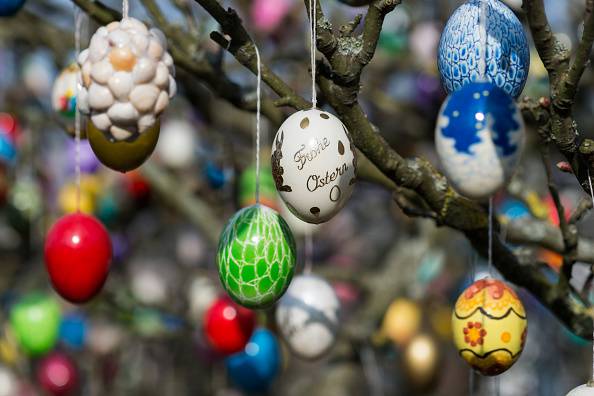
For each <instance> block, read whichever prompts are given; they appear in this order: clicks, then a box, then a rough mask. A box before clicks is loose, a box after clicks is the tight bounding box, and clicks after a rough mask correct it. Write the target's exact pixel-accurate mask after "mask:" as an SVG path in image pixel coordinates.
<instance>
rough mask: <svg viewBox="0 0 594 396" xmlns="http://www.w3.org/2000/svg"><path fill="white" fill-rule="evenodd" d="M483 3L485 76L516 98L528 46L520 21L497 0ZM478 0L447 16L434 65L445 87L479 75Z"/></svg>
mask: <svg viewBox="0 0 594 396" xmlns="http://www.w3.org/2000/svg"><path fill="white" fill-rule="evenodd" d="M484 1H485V2H486V3H487V4H486V7H485V9H486V26H487V29H486V30H487V52H486V73H485V75H486V76H485V77H486V78H487V79H488V80H489V81H491V82H493V83H495V84H496V85H497V86H498V87H499V88H502V89H503V90H504V91H505V92H506V93H508V94H509V95H511V96H513V97H514V98H517V97H518V96H520V94H521V93H522V90H523V89H524V85H525V84H526V79H527V78H528V70H529V69H530V50H529V46H528V40H527V38H526V34H525V33H524V28H523V27H522V23H521V22H520V20H519V19H518V18H517V17H516V15H515V14H514V13H513V11H512V10H511V9H509V8H508V7H507V6H506V5H505V4H503V3H502V2H501V1H500V0H484ZM481 3H482V0H469V1H467V2H466V3H465V4H463V5H462V6H460V7H459V8H458V9H457V10H456V11H455V12H454V13H453V14H452V16H451V17H450V19H449V21H448V23H447V25H446V27H445V29H444V31H443V33H442V35H441V40H440V42H439V50H438V57H437V58H438V59H437V66H438V68H439V74H440V75H441V80H442V83H443V86H444V88H445V90H446V91H447V92H448V93H452V92H453V91H456V90H457V89H459V88H460V87H462V86H463V85H465V84H467V83H469V82H471V81H477V80H479V79H480V75H481V73H480V72H481V70H479V65H480V59H481V56H482V53H483V49H482V48H481V47H482V45H483V42H482V41H481V27H480V13H481Z"/></svg>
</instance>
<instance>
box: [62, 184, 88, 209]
mask: <svg viewBox="0 0 594 396" xmlns="http://www.w3.org/2000/svg"><path fill="white" fill-rule="evenodd" d="M76 201H77V192H76V184H74V183H68V184H66V185H65V186H64V187H62V189H61V190H60V193H59V195H58V203H59V205H60V210H61V211H62V212H63V213H74V212H76V209H77V207H76V204H77V202H76ZM95 203H96V197H95V196H94V195H93V194H92V193H91V192H90V191H88V190H85V189H84V188H82V181H81V190H80V205H79V206H80V207H79V209H80V211H81V212H83V213H93V211H94V210H95Z"/></svg>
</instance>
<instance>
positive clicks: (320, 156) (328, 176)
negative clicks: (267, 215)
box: [272, 109, 356, 224]
mask: <svg viewBox="0 0 594 396" xmlns="http://www.w3.org/2000/svg"><path fill="white" fill-rule="evenodd" d="M272 150H273V152H272V174H273V176H274V181H275V184H276V189H277V190H278V192H279V194H280V196H281V198H282V199H283V201H284V202H285V203H286V204H287V207H288V208H289V209H290V210H291V212H292V213H293V214H294V215H295V216H297V217H298V218H300V219H301V220H303V221H306V222H308V223H314V224H319V223H323V222H325V221H328V220H330V219H331V218H332V217H333V216H334V215H335V214H336V213H337V212H338V211H339V210H340V209H342V207H343V206H344V205H345V204H346V202H347V200H348V199H349V197H350V196H351V193H352V192H353V187H354V183H355V179H356V156H355V151H354V146H353V144H352V143H351V140H350V136H349V133H348V131H347V129H346V127H345V126H344V125H343V124H342V122H341V121H340V120H339V119H338V118H336V117H335V116H333V115H332V114H330V113H327V112H325V111H321V110H318V109H311V110H302V111H299V112H297V113H295V114H293V115H291V116H290V117H289V118H287V120H286V121H285V122H284V123H283V124H282V125H281V127H280V128H279V130H278V132H277V133H276V136H275V138H274V143H273V147H272Z"/></svg>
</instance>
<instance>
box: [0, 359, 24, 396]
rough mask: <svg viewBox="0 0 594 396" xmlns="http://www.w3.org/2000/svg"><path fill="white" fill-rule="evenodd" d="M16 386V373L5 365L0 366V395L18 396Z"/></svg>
mask: <svg viewBox="0 0 594 396" xmlns="http://www.w3.org/2000/svg"><path fill="white" fill-rule="evenodd" d="M18 388H19V384H18V381H17V377H16V375H15V374H14V373H13V372H12V371H11V370H10V369H8V368H7V367H4V366H0V396H15V395H18V396H20V395H19V393H18Z"/></svg>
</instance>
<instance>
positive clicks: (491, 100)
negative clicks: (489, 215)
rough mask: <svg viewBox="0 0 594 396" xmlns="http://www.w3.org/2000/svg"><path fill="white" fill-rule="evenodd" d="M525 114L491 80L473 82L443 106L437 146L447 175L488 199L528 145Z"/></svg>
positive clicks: (456, 185) (466, 192)
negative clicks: (525, 143)
mask: <svg viewBox="0 0 594 396" xmlns="http://www.w3.org/2000/svg"><path fill="white" fill-rule="evenodd" d="M524 141H525V132H524V121H523V119H522V114H521V113H520V110H519V108H518V106H517V105H516V103H515V101H514V100H513V98H512V97H511V96H509V95H508V94H506V93H505V92H504V91H503V90H502V89H501V88H498V87H497V86H496V85H494V84H492V83H489V82H478V83H469V84H467V85H465V86H464V87H462V88H461V89H459V90H458V91H456V92H454V93H452V94H451V95H450V96H449V97H448V98H447V99H446V101H445V102H444V104H443V106H442V107H441V110H440V113H439V117H438V120H437V126H436V128H435V145H436V149H437V154H438V156H439V159H440V160H441V163H442V165H443V168H444V171H445V174H446V176H447V177H448V180H449V181H450V182H451V183H452V185H453V186H454V188H455V189H456V190H457V191H458V192H459V193H461V194H462V195H465V196H467V197H469V198H474V199H480V200H482V199H486V198H488V197H490V196H491V195H493V194H494V193H495V192H496V191H497V190H499V189H500V188H501V187H503V186H504V185H505V184H507V182H508V181H509V179H510V178H511V176H512V175H513V173H514V171H515V169H516V168H517V165H518V163H519V161H520V157H521V153H522V150H523V147H524Z"/></svg>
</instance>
